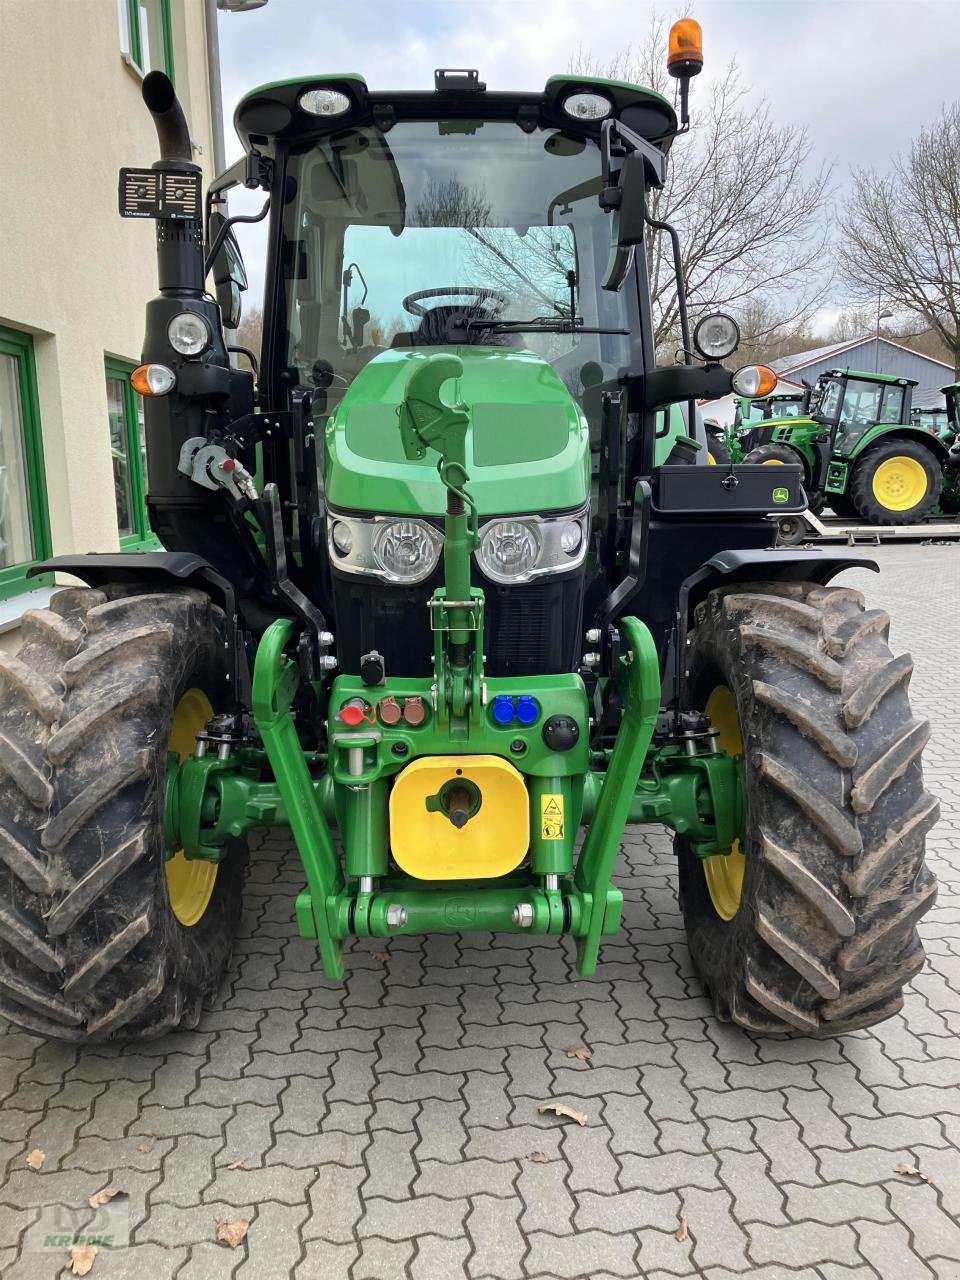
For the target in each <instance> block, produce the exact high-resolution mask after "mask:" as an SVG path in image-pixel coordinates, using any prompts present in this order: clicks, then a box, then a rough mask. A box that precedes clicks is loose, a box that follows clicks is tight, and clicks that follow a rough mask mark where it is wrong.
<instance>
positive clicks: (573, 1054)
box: [563, 1044, 593, 1062]
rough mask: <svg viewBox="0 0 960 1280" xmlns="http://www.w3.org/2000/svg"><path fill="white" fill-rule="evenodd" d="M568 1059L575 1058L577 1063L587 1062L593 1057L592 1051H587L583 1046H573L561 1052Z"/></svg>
mask: <svg viewBox="0 0 960 1280" xmlns="http://www.w3.org/2000/svg"><path fill="white" fill-rule="evenodd" d="M563 1052H564V1053H565V1054H566V1056H567V1057H568V1058H576V1059H577V1060H578V1061H579V1062H589V1061H590V1059H591V1058H592V1057H593V1050H592V1049H588V1048H587V1046H586V1045H585V1044H574V1045H571V1046H570V1048H569V1049H564V1051H563Z"/></svg>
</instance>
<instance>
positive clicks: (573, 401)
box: [0, 21, 937, 1041]
mask: <svg viewBox="0 0 960 1280" xmlns="http://www.w3.org/2000/svg"><path fill="white" fill-rule="evenodd" d="M695 27H696V24H694V23H691V22H690V21H684V22H682V23H681V24H680V31H681V32H686V36H685V37H684V38H685V40H686V45H682V44H681V46H680V49H679V52H676V51H675V53H674V54H673V55H672V62H671V70H672V71H673V72H674V74H677V75H678V77H679V78H680V82H681V86H680V87H681V94H680V101H681V104H682V107H683V110H682V115H683V117H684V119H683V120H682V121H678V119H677V115H676V114H675V112H674V108H673V107H672V106H671V105H670V103H669V102H667V101H666V99H664V98H662V97H661V96H659V95H658V94H657V93H654V92H652V91H650V90H647V89H643V88H639V87H636V86H633V85H628V84H621V83H617V82H614V81H608V80H594V79H583V78H581V77H578V76H573V75H565V76H560V77H557V78H554V79H551V80H549V81H548V82H547V84H546V87H545V88H544V89H543V90H542V91H540V92H489V91H487V90H486V88H485V86H484V85H483V84H482V83H481V82H480V80H479V77H478V76H477V73H476V72H450V71H440V72H438V73H437V76H436V83H435V86H434V88H433V89H432V90H430V91H423V92H421V91H403V92H381V91H374V90H372V89H370V88H368V86H367V84H366V83H365V82H364V80H363V79H361V78H360V77H359V76H354V75H340V76H335V75H334V76H327V75H325V76H317V77H307V78H302V79H298V80H292V81H285V82H282V83H278V84H271V85H268V86H266V87H265V88H262V89H259V90H257V91H255V92H252V93H250V94H248V95H247V96H246V97H245V98H244V99H243V100H242V101H241V102H240V104H239V106H238V108H237V112H236V124H237V129H238V132H239V135H240V138H241V139H242V142H243V146H244V150H245V157H244V159H243V160H242V161H241V162H240V163H239V164H237V165H236V166H234V168H233V169H231V170H230V171H228V172H227V173H226V174H224V175H222V176H221V177H220V178H218V179H217V180H216V181H215V182H214V183H213V184H212V185H211V187H210V190H209V191H208V192H207V194H206V197H204V196H203V194H202V192H201V188H200V176H199V172H198V170H197V168H196V167H195V166H194V165H193V164H192V161H191V145H190V137H189V134H188V131H187V127H186V123H185V120H184V117H183V114H182V112H181V110H180V108H179V105H178V103H177V100H176V97H175V94H174V91H173V87H172V85H171V84H170V81H169V80H167V79H166V77H164V76H163V75H162V74H159V73H156V72H152V73H151V74H149V75H148V76H147V77H146V78H145V80H144V83H143V95H144V99H145V101H146V103H147V106H148V107H149V108H150V110H151V112H152V113H153V116H154V119H155V122H156V126H157V131H158V135H159V140H160V150H161V157H162V158H161V159H160V160H159V161H158V162H157V163H156V164H154V165H153V167H152V168H147V169H127V170H123V171H122V173H121V184H120V204H121V211H122V212H123V213H124V214H126V215H128V216H135V217H136V216H139V217H152V218H154V219H155V220H156V226H157V255H158V266H159V282H160V291H159V295H158V296H157V297H156V298H155V299H153V300H152V301H151V302H150V303H149V305H148V308H147V324H146V340H145V345H144V348H143V364H142V365H141V366H140V367H139V368H138V370H137V371H136V374H135V382H136V385H137V386H138V388H139V389H141V390H142V391H143V393H144V396H145V418H146V444H147V452H148V463H149V468H148V469H149V477H150V492H149V505H150V512H151V517H152V523H153V528H154V530H155V532H156V534H157V536H158V538H159V539H160V541H161V543H162V545H163V546H164V547H165V550H164V551H162V552H151V553H144V554H139V555H137V554H129V553H128V554H90V555H72V556H61V557H58V558H54V559H53V560H49V561H47V562H45V563H43V564H41V565H39V566H38V571H46V572H50V571H55V572H58V573H60V572H65V573H69V574H71V575H73V576H74V577H75V578H78V579H80V581H81V582H82V583H84V584H86V585H84V586H79V587H76V586H74V587H67V588H66V589H64V590H61V591H59V592H58V593H57V594H55V595H54V596H53V598H52V600H51V602H50V605H49V607H48V608H45V609H39V610H34V611H31V612H29V613H27V614H26V615H25V616H24V619H23V645H22V648H21V650H20V652H19V656H17V657H15V658H13V657H3V658H0V859H2V862H3V871H4V875H3V880H2V888H0V1013H2V1015H3V1016H4V1017H6V1018H7V1019H9V1020H10V1021H11V1022H13V1023H15V1024H17V1025H19V1026H21V1027H25V1028H27V1029H28V1030H30V1031H33V1032H36V1033H39V1034H42V1035H48V1036H52V1037H59V1038H61V1039H67V1040H73V1041H86V1040H98V1039H104V1038H108V1037H111V1036H125V1037H134V1038H135V1037H146V1036H155V1035H157V1034H160V1033H162V1032H164V1031H167V1030H169V1029H170V1028H173V1027H177V1026H180V1027H189V1026H194V1025H195V1024H196V1023H197V1020H198V1018H199V1017H200V1016H201V1011H202V1008H203V1006H204V1003H205V1002H207V1001H209V1000H211V999H212V998H214V997H215V995H216V992H217V989H218V984H219V982H220V978H221V974H222V972H223V969H224V966H225V964H226V962H227V959H228V957H229V955H230V950H231V945H232V941H233V937H234V932H235V929H236V927H237V923H238V919H239V912H240V906H241V893H242V887H243V879H244V868H245V860H246V845H245V841H246V837H247V835H248V833H249V832H250V830H251V829H252V828H255V827H259V828H269V829H271V830H276V831H277V832H278V833H287V834H288V838H292V840H293V842H294V843H295V846H296V849H297V850H298V853H299V857H300V860H301V863H302V868H303V881H302V885H303V887H302V889H301V890H300V891H299V892H298V893H297V895H296V900H295V902H294V901H291V902H290V904H289V906H290V912H291V914H294V913H295V916H296V920H297V922H298V926H299V930H300V932H301V934H302V935H303V936H305V937H307V938H311V939H313V940H314V941H315V943H316V946H317V949H318V953H319V960H320V965H321V967H322V971H323V973H324V974H325V975H326V976H327V977H328V978H330V979H339V978H340V977H341V976H342V975H343V973H344V968H345V962H348V961H349V943H350V940H351V939H356V938H367V939H376V940H378V942H379V945H381V946H382V945H383V940H385V939H390V938H394V937H407V936H409V935H417V934H425V933H431V932H440V933H451V932H452V933H461V932H469V931H471V930H480V931H486V932H489V933H493V934H515V935H521V936H528V937H539V936H540V935H547V934H550V935H553V936H555V937H556V939H557V941H558V943H559V942H560V941H561V939H562V938H564V936H567V937H569V938H571V939H573V941H574V943H575V948H576V964H577V970H578V972H579V973H580V974H583V975H590V974H593V973H594V972H595V970H596V967H597V964H598V957H599V955H600V950H601V944H602V943H603V941H604V940H605V939H611V938H614V937H615V936H616V935H617V933H618V930H619V928H620V920H621V911H622V906H623V892H622V890H621V889H620V888H619V887H618V886H617V884H616V879H615V863H616V860H617V854H618V849H619V845H620V841H621V839H622V836H623V833H624V828H625V825H626V824H627V823H648V824H649V823H652V824H661V825H666V826H667V827H668V828H669V829H671V830H672V831H673V832H674V833H675V836H676V856H677V859H678V863H679V882H680V896H681V903H682V909H683V915H684V920H685V924H686V930H687V936H688V939H689V945H690V950H691V954H692V957H693V960H694V962H695V964H696V966H697V969H698V970H699V972H700V974H701V975H702V978H703V981H704V983H705V984H706V986H707V988H708V989H709V991H710V993H711V995H712V999H713V1002H714V1004H715V1007H716V1011H717V1014H718V1016H719V1017H721V1018H724V1019H733V1020H734V1021H736V1022H738V1023H740V1024H741V1025H743V1026H746V1027H750V1028H753V1029H755V1030H758V1031H763V1032H775V1033H782V1034H785V1035H814V1036H816V1035H833V1034H835V1033H838V1032H842V1031H847V1030H850V1029H852V1028H857V1027H864V1026H868V1025H870V1024H872V1023H875V1022H877V1021H879V1020H880V1019H883V1018H885V1017H888V1016H889V1015H890V1014H892V1013H893V1012H894V1011H895V1010H896V1009H898V1008H899V1007H900V1005H901V1001H902V989H903V986H904V984H905V983H906V982H908V981H909V979H910V978H911V976H912V975H914V974H916V973H917V971H918V970H919V969H920V968H921V966H922V964H923V950H922V948H921V945H920V942H919V939H918V936H917V932H916V928H915V926H916V922H917V920H918V918H919V917H920V916H921V915H922V913H923V912H924V911H925V910H926V909H927V908H928V907H929V906H930V905H931V903H932V902H933V897H934V893H935V883H934V878H933V876H932V874H931V873H930V872H929V871H928V870H927V869H926V868H925V865H924V838H925V833H926V832H927V831H928V830H929V828H930V827H931V826H932V825H933V823H934V821H935V820H936V815H937V802H936V801H935V800H934V799H933V797H932V796H930V795H929V794H928V793H927V792H926V791H925V789H924V785H923V778H922V773H921V765H920V753H921V749H922V747H923V745H924V743H925V741H926V739H927V736H928V732H929V730H928V726H927V725H926V723H925V722H923V721H920V720H916V719H914V717H913V715H912V714H911V711H910V706H909V702H908V694H907V684H908V681H909V677H910V672H911V668H912V663H911V661H910V659H909V658H908V657H894V656H893V655H892V654H891V652H890V650H889V649H888V647H887V642H886V636H887V623H888V620H887V617H886V615H885V614H883V613H882V612H881V611H879V610H869V611H866V612H865V611H864V607H863V602H862V599H861V597H860V595H859V594H858V593H857V592H856V591H853V590H851V589H849V588H847V587H843V586H835V585H832V581H831V580H832V579H833V578H834V577H835V576H836V575H837V574H838V573H840V572H841V571H842V570H844V569H845V568H848V567H849V566H851V565H857V564H859V565H861V566H862V565H863V564H865V563H866V564H869V563H870V562H869V561H862V560H860V559H858V558H855V557H853V558H852V557H850V556H847V555H836V554H833V553H832V552H831V553H825V552H806V553H804V552H791V551H783V550H777V549H774V548H773V546H772V543H773V541H774V538H775V535H776V524H775V522H774V521H772V520H771V519H770V518H769V516H768V514H767V513H768V512H769V511H771V510H783V511H799V510H802V508H803V504H804V499H803V493H802V489H801V487H800V467H799V465H796V466H793V467H790V466H788V467H784V468H783V470H782V474H779V475H776V476H772V475H771V472H770V470H769V468H766V467H762V466H752V465H743V466H739V467H731V468H727V467H724V468H720V467H710V466H708V465H704V463H703V449H702V447H701V448H698V447H697V446H698V445H702V441H697V440H695V439H693V438H692V431H693V428H691V439H690V440H688V441H687V443H686V448H684V447H681V448H680V449H679V453H678V452H677V438H676V437H677V436H678V435H680V434H683V435H684V436H686V435H687V434H688V432H687V430H686V429H683V430H681V429H682V428H684V427H685V424H686V427H690V424H694V427H695V423H696V413H695V406H696V402H697V401H698V400H702V399H705V398H715V397H717V396H720V395H723V394H728V393H729V392H730V391H735V392H737V393H739V394H746V395H750V394H754V395H755V394H756V392H757V390H758V388H759V386H760V385H761V378H762V377H763V376H764V375H762V374H761V372H760V371H759V370H758V368H757V367H755V366H751V367H747V368H744V369H740V370H738V371H737V372H736V373H733V374H731V372H729V371H728V370H727V369H726V368H724V366H723V365H722V364H721V363H720V360H721V359H723V358H724V357H725V356H727V355H729V354H730V351H731V349H732V347H733V345H734V342H732V341H730V340H729V334H727V336H724V335H725V334H726V330H725V329H724V325H723V321H722V319H721V321H720V322H715V318H710V325H709V333H708V334H707V335H706V336H705V334H704V331H703V321H701V324H700V325H699V326H698V328H697V334H696V335H695V336H694V339H693V341H691V338H690V336H689V333H688V329H687V323H686V310H685V306H683V296H682V293H681V296H680V301H681V307H682V311H681V314H682V317H683V321H682V323H683V343H684V349H685V351H686V352H687V358H686V363H684V364H682V365H672V366H670V367H666V368H658V367H657V366H656V363H655V359H654V348H653V334H654V325H653V319H652V312H651V299H650V288H649V282H648V278H647V271H646V263H645V258H644V255H643V252H642V246H643V244H644V240H645V238H646V236H647V234H648V233H649V231H650V229H651V221H650V215H649V211H648V205H647V192H648V191H649V190H650V189H651V188H654V187H656V186H657V185H659V184H660V183H662V181H663V178H664V168H665V164H666V160H667V155H668V152H669V148H670V146H671V143H672V142H673V140H674V137H675V136H676V135H677V133H678V132H680V131H682V130H681V126H682V125H685V123H686V119H685V117H686V110H685V104H686V97H687V86H688V80H689V77H690V75H692V74H695V73H696V71H698V70H699V69H700V65H701V63H702V57H701V55H700V54H699V51H698V49H697V48H696V39H695V37H696V35H698V34H699V28H696V31H695V32H694V28H695ZM238 184H243V185H245V186H247V187H249V188H251V189H253V190H255V189H258V188H259V189H261V190H263V191H264V192H265V193H266V199H265V205H264V213H263V215H262V216H267V214H269V219H270V221H269V252H268V258H267V267H266V286H265V290H266V296H265V300H264V301H265V305H264V338H263V350H262V363H261V365H260V368H259V373H258V375H257V377H256V381H254V377H253V375H251V374H250V373H248V372H246V371H245V370H240V369H238V368H237V367H235V365H233V364H231V361H230V359H229V351H228V348H227V346H226V344H225V339H224V327H225V326H226V327H229V328H233V327H235V325H236V322H237V318H238V306H237V304H238V298H239V291H240V288H241V286H242V284H243V282H244V277H243V271H242V265H241V262H240V258H239V250H238V248H237V245H236V243H235V242H234V240H233V237H232V231H231V222H233V221H236V219H229V218H227V217H226V216H225V215H224V210H223V199H224V195H225V193H226V192H227V191H228V190H229V189H230V188H231V187H232V186H236V185H238ZM254 216H256V215H254ZM671 239H674V237H673V236H671ZM638 246H640V247H641V251H640V252H639V253H635V252H634V250H635V249H636V248H637V247H638ZM677 265H679V263H678V262H677ZM208 275H210V276H211V277H212V281H211V284H212V287H215V290H216V299H215V298H214V296H213V295H212V293H208V292H207V286H206V281H207V277H208ZM398 315H402V316H404V317H405V320H392V319H391V318H392V317H393V318H395V317H397V316H398ZM694 344H696V345H697V349H698V350H699V352H700V355H701V356H702V357H703V358H702V359H695V358H694V357H693V347H694ZM771 376H772V375H771ZM681 405H683V406H687V416H686V418H685V419H684V418H683V416H682V415H677V414H675V413H674V408H675V407H676V406H681ZM664 411H666V412H664ZM658 422H659V423H661V424H662V431H663V434H662V436H658V434H657V431H658ZM671 456H673V461H667V459H668V458H669V457H671ZM581 833H583V839H582V844H581V843H580V835H581ZM273 847H282V846H279V845H274V846H273ZM285 891H286V890H285V884H283V883H278V885H277V893H278V894H279V893H284V892H285ZM510 954H511V955H514V954H515V952H511V953H510Z"/></svg>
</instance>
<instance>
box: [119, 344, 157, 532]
mask: <svg viewBox="0 0 960 1280" xmlns="http://www.w3.org/2000/svg"><path fill="white" fill-rule="evenodd" d="M132 372H133V365H127V364H122V363H121V362H120V361H118V360H107V362H106V373H107V416H108V418H109V423H110V457H111V459H112V462H113V493H114V500H115V502H116V505H117V531H118V533H119V535H120V545H121V547H123V548H124V550H127V549H130V548H138V549H141V550H142V549H144V548H147V549H149V548H152V547H158V546H159V545H160V543H159V542H158V541H157V539H156V538H155V537H154V535H153V533H152V531H151V529H150V522H149V520H148V519H147V501H146V494H147V453H146V446H145V444H144V434H143V401H142V400H141V398H140V397H139V396H138V395H137V393H136V392H135V391H134V389H133V387H132V386H131V385H130V374H131V373H132Z"/></svg>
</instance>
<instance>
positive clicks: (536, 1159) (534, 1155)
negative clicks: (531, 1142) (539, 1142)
mask: <svg viewBox="0 0 960 1280" xmlns="http://www.w3.org/2000/svg"><path fill="white" fill-rule="evenodd" d="M527 1159H528V1160H529V1161H530V1163H531V1164H549V1163H550V1157H549V1156H548V1155H547V1153H546V1152H545V1151H531V1152H530V1154H529V1155H528V1156H527Z"/></svg>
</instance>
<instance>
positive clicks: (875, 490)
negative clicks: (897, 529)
mask: <svg viewBox="0 0 960 1280" xmlns="http://www.w3.org/2000/svg"><path fill="white" fill-rule="evenodd" d="M942 487H943V468H942V467H941V465H940V463H939V461H938V460H937V459H936V458H935V457H934V455H933V453H931V451H930V450H929V449H927V448H926V447H925V446H924V445H922V444H917V443H915V442H914V441H913V440H891V441H890V443H889V444H882V445H878V446H877V447H876V448H874V449H869V450H867V452H866V453H865V454H864V455H863V457H862V458H859V459H858V460H857V462H856V464H855V465H854V470H853V476H852V478H851V481H850V500H851V501H852V503H853V505H854V506H855V507H856V509H857V513H858V514H859V515H860V516H861V518H862V519H864V520H866V521H868V522H869V523H870V524H880V525H885V524H887V525H889V524H916V523H917V522H918V521H920V520H923V519H925V517H926V516H928V515H929V514H930V512H931V511H932V510H933V508H934V507H935V506H936V505H937V500H938V499H939V497H940V490H941V488H942Z"/></svg>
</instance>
